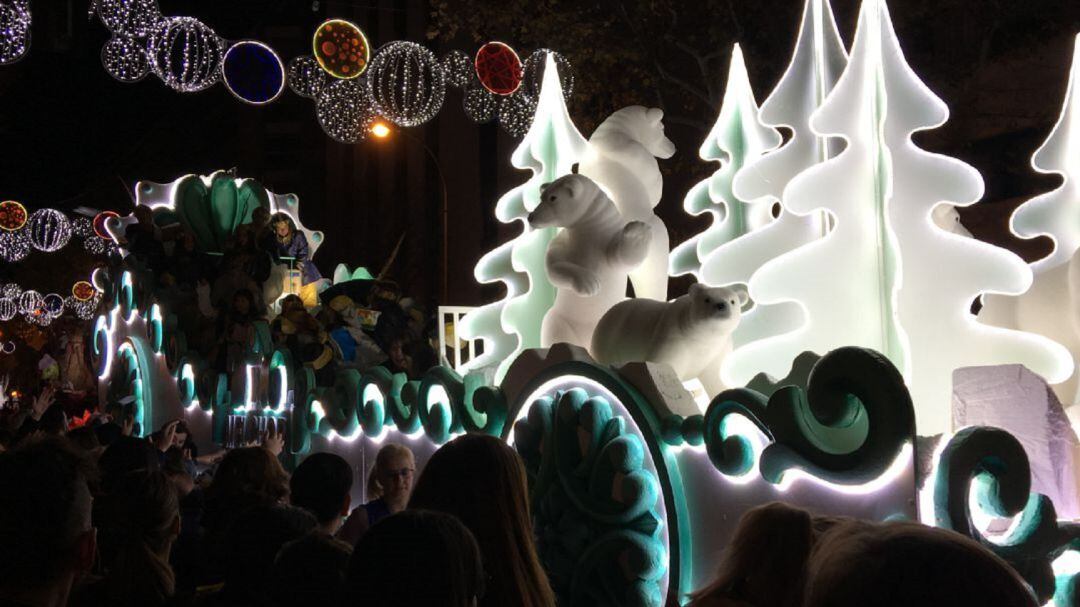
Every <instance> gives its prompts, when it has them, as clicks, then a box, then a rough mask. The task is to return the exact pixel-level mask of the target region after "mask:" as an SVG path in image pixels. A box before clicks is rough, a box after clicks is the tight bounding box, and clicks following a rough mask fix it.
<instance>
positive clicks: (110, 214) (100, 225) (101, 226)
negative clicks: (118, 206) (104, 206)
mask: <svg viewBox="0 0 1080 607" xmlns="http://www.w3.org/2000/svg"><path fill="white" fill-rule="evenodd" d="M112 218H116V219H119V218H120V214H119V213H116V212H114V211H102V212H100V213H98V214H97V215H94V222H93V223H94V233H95V234H97V236H98V238H103V239H105V240H112V237H111V236H109V232H108V231H107V230H106V229H105V222H106V221H108V220H109V219H112Z"/></svg>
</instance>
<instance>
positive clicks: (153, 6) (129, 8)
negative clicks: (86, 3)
mask: <svg viewBox="0 0 1080 607" xmlns="http://www.w3.org/2000/svg"><path fill="white" fill-rule="evenodd" d="M97 14H98V18H99V19H101V22H102V23H103V24H104V25H105V27H107V28H109V31H111V32H112V33H114V34H119V35H121V36H134V37H136V38H143V37H145V36H146V35H147V34H149V33H150V30H152V29H154V25H155V24H156V23H157V22H158V21H160V20H161V9H160V8H158V3H157V0H97Z"/></svg>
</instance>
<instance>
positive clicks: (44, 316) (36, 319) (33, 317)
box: [25, 307, 53, 327]
mask: <svg viewBox="0 0 1080 607" xmlns="http://www.w3.org/2000/svg"><path fill="white" fill-rule="evenodd" d="M25 320H26V322H28V323H30V324H32V325H37V326H39V327H47V326H49V325H51V324H52V321H53V317H52V316H50V315H49V313H48V312H46V311H45V310H44V309H43V308H40V307H39V308H38V309H36V310H34V311H33V312H31V313H29V314H27V315H26V317H25Z"/></svg>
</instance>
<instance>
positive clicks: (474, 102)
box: [461, 86, 499, 124]
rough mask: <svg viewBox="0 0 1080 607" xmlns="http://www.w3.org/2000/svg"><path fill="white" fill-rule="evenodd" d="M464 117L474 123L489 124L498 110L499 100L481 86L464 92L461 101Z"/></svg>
mask: <svg viewBox="0 0 1080 607" xmlns="http://www.w3.org/2000/svg"><path fill="white" fill-rule="evenodd" d="M461 105H462V107H464V108H465V115H466V116H468V117H469V119H470V120H472V121H473V122H476V123H481V124H482V123H484V122H491V121H492V120H494V119H495V114H496V112H497V111H498V110H499V98H498V97H496V96H495V95H494V94H493V93H492V92H491V91H489V90H487V89H486V88H484V87H482V86H475V87H472V88H470V89H468V90H466V91H465V96H464V97H463V98H462V100H461Z"/></svg>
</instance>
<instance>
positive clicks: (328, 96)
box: [315, 80, 375, 143]
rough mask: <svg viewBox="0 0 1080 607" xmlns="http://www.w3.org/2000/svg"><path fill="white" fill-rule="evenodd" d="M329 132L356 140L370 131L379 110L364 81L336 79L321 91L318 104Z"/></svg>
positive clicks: (345, 139) (317, 110)
mask: <svg viewBox="0 0 1080 607" xmlns="http://www.w3.org/2000/svg"><path fill="white" fill-rule="evenodd" d="M315 114H316V115H317V116H318V118H319V124H320V125H322V128H323V130H324V131H326V134H327V135H329V136H330V137H331V138H333V139H334V140H335V141H340V142H341V143H356V142H357V141H359V140H360V139H363V138H364V136H365V135H366V134H367V130H368V128H369V127H370V126H371V123H372V122H374V121H375V113H374V111H373V108H372V104H371V100H370V99H369V98H368V96H367V90H366V89H365V88H364V85H363V84H361V83H360V82H359V81H357V80H335V81H333V82H331V83H330V84H328V85H326V88H324V89H323V90H322V92H321V93H319V100H318V102H317V103H316V105H315Z"/></svg>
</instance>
